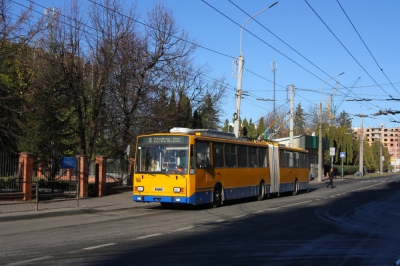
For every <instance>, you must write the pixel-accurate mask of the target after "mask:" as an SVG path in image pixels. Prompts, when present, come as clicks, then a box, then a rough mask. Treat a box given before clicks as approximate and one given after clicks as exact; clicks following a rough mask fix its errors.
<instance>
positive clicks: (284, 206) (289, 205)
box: [268, 200, 312, 210]
mask: <svg viewBox="0 0 400 266" xmlns="http://www.w3.org/2000/svg"><path fill="white" fill-rule="evenodd" d="M309 202H312V200H307V201H302V202H297V203H293V204H288V205H283V206H279V207H275V208H269V209H268V210H276V209H279V208H286V207H291V206H295V205H299V204H304V203H309Z"/></svg>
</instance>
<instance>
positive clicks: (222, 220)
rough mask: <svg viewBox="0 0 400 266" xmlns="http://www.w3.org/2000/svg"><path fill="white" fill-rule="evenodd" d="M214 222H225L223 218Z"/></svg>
mask: <svg viewBox="0 0 400 266" xmlns="http://www.w3.org/2000/svg"><path fill="white" fill-rule="evenodd" d="M215 222H216V223H222V222H225V220H217V221H215Z"/></svg>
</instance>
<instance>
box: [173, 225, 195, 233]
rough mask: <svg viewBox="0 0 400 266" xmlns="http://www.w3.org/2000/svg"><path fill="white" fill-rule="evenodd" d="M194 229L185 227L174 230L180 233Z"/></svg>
mask: <svg viewBox="0 0 400 266" xmlns="http://www.w3.org/2000/svg"><path fill="white" fill-rule="evenodd" d="M192 228H194V226H188V227H183V228H179V229H176V230H174V231H175V232H178V231H184V230H189V229H192Z"/></svg>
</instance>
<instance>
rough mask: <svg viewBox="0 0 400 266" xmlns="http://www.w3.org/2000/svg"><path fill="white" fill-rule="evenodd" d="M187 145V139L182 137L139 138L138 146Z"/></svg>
mask: <svg viewBox="0 0 400 266" xmlns="http://www.w3.org/2000/svg"><path fill="white" fill-rule="evenodd" d="M172 143H179V144H187V143H189V138H188V137H184V136H154V137H142V138H139V144H172Z"/></svg>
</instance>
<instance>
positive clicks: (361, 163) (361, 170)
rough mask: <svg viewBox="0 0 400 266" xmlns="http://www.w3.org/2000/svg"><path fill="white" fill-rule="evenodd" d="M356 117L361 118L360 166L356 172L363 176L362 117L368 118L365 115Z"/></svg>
mask: <svg viewBox="0 0 400 266" xmlns="http://www.w3.org/2000/svg"><path fill="white" fill-rule="evenodd" d="M354 116H358V117H360V118H361V128H360V165H359V167H358V171H360V172H361V173H362V175H364V140H363V137H364V136H363V135H364V128H363V123H364V117H368V116H367V115H361V114H358V115H354Z"/></svg>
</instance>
